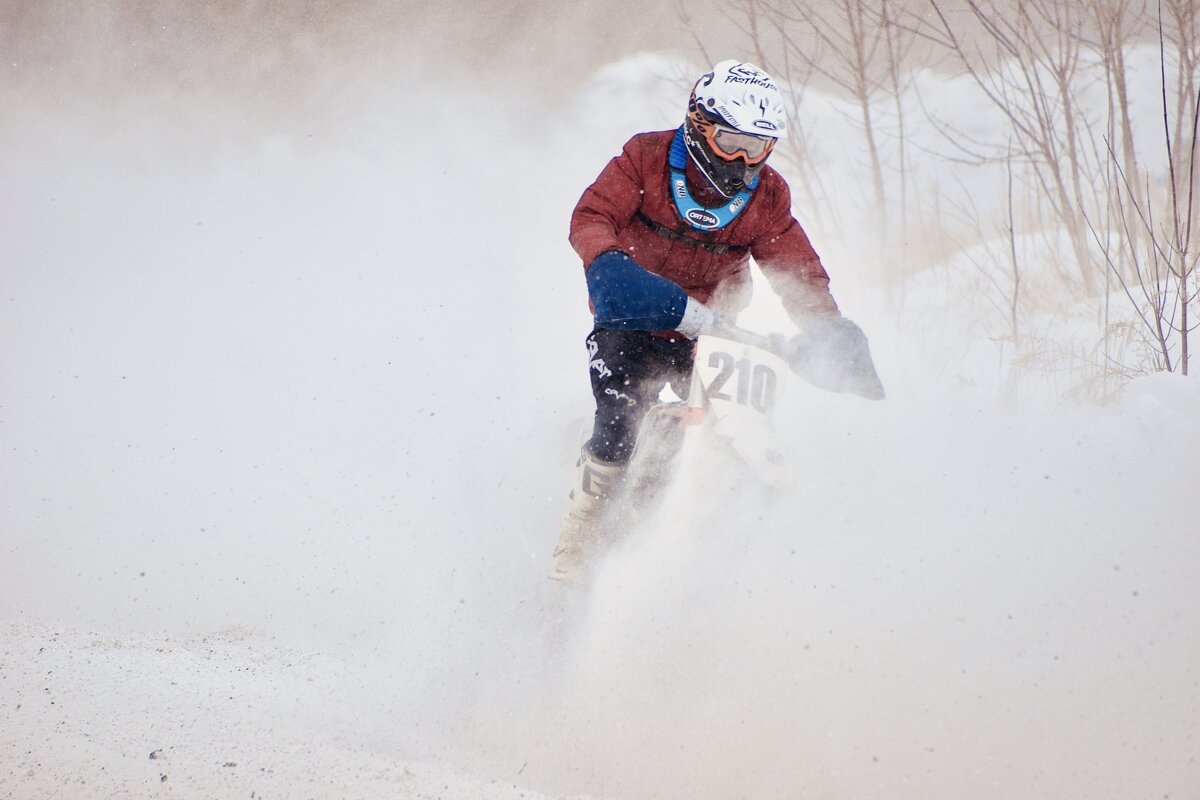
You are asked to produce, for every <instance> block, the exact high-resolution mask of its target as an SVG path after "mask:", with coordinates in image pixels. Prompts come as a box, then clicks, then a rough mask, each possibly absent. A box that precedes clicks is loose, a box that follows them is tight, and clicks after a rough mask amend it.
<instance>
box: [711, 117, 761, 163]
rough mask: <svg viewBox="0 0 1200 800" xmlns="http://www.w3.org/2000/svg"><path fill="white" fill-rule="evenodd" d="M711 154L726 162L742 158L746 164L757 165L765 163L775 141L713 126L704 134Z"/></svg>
mask: <svg viewBox="0 0 1200 800" xmlns="http://www.w3.org/2000/svg"><path fill="white" fill-rule="evenodd" d="M704 138H706V139H708V143H709V145H711V146H712V149H713V152H714V153H715V154H716V155H717V156H718V157H720V158H723V159H725V160H726V161H733V160H734V159H735V158H739V157H740V158H744V159H745V160H746V163H747V164H757V163H759V162H760V161H765V160H766V158H767V156H769V155H770V154H771V150H772V149H773V148H774V147H775V139H774V138H773V137H770V136H755V135H754V134H752V133H743V132H741V131H739V130H734V129H733V128H726V127H724V126H722V125H713V126H712V127H711V128H709V130H707V131H705V132H704Z"/></svg>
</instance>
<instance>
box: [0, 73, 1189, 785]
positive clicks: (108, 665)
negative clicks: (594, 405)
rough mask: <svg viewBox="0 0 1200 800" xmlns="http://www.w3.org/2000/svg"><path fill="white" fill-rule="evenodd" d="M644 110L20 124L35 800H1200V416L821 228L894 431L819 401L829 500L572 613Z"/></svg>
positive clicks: (1, 520)
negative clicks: (1004, 362)
mask: <svg viewBox="0 0 1200 800" xmlns="http://www.w3.org/2000/svg"><path fill="white" fill-rule="evenodd" d="M622 74H623V73H622V70H621V69H615V70H612V71H609V72H608V73H605V76H604V78H603V79H602V80H601V81H599V82H598V83H597V85H596V86H594V87H593V88H592V90H591V91H592V92H593V94H591V95H584V96H582V97H581V98H580V99H579V101H578V102H579V108H580V109H586V108H589V107H590V106H591V105H592V104H594V103H595V101H596V98H597V97H598V96H603V97H604V98H605V99H606V100H607V101H609V102H616V101H619V100H620V99H621V98H625V102H626V103H627V104H628V108H627V112H628V116H627V117H626V118H624V119H618V118H616V117H609V118H607V119H606V120H605V121H604V122H603V123H602V124H598V125H596V126H592V127H590V128H589V132H588V133H587V135H586V136H584V135H582V134H581V133H580V131H579V130H578V129H577V128H576V127H575V126H572V125H570V124H566V123H564V124H561V125H559V126H557V127H553V128H552V129H551V130H550V131H549V132H546V131H542V132H541V133H540V134H539V136H538V137H537V140H536V141H533V140H531V138H530V137H529V136H528V134H527V131H526V129H525V128H523V127H522V126H520V125H517V124H514V123H513V122H512V121H511V120H510V119H509V118H508V117H507V116H506V110H505V109H503V108H502V107H500V106H499V105H496V104H493V101H491V100H488V99H486V98H484V99H481V98H479V97H471V96H468V95H466V94H465V93H464V95H463V96H462V97H460V98H458V99H457V100H456V101H455V102H453V103H450V104H449V107H444V108H441V109H440V110H439V112H438V113H439V114H443V115H445V117H446V118H448V119H449V118H453V117H454V116H455V115H456V114H457V115H460V116H461V117H462V118H476V117H478V115H480V114H482V115H485V116H486V115H488V114H491V115H492V116H491V117H490V119H491V124H492V132H493V133H494V134H496V136H497V137H498V138H497V139H496V140H495V141H496V142H498V143H502V144H496V145H494V146H493V147H482V146H480V144H479V142H478V140H477V138H476V137H475V135H474V131H473V130H463V129H461V128H454V127H453V126H450V127H449V128H448V129H447V130H446V131H445V132H444V135H443V141H442V142H441V143H440V146H441V147H443V148H445V151H446V152H448V153H451V154H452V157H448V158H445V159H436V160H420V161H417V162H415V163H414V162H413V161H412V160H410V159H407V158H403V157H401V155H399V154H397V153H395V152H392V151H390V150H389V149H388V148H387V146H386V143H387V142H388V141H389V137H390V136H393V135H396V134H397V131H398V130H399V129H400V126H399V124H398V123H397V122H395V121H393V120H391V118H389V117H386V116H385V117H381V118H379V119H374V120H371V121H369V122H364V123H363V126H362V127H354V126H349V125H348V126H347V128H346V131H345V132H344V134H342V135H340V136H339V137H338V138H337V139H336V141H333V142H324V143H322V144H320V145H314V146H301V145H300V144H297V140H295V139H289V138H288V137H287V136H282V135H281V136H280V137H279V138H278V139H276V140H273V141H272V142H271V143H270V144H269V145H268V146H266V147H263V148H261V149H251V150H250V151H239V152H236V153H232V154H226V153H223V152H222V153H218V154H215V155H213V154H210V155H209V156H207V157H200V156H197V155H196V154H195V153H193V152H190V151H189V152H182V153H181V152H179V151H178V150H177V149H176V148H175V147H173V141H174V140H170V139H163V138H160V137H159V136H157V135H156V131H155V130H149V131H139V130H138V128H137V127H136V126H130V127H129V128H128V129H124V130H121V131H119V132H111V130H110V129H109V130H110V133H109V134H108V135H104V136H100V137H95V136H89V135H87V134H86V133H85V132H83V131H82V130H72V129H70V128H69V127H64V126H62V125H61V124H60V123H61V117H59V116H55V114H54V113H51V112H50V111H42V112H39V113H38V114H33V115H31V116H30V117H29V118H28V119H26V120H25V122H24V123H23V125H21V126H13V127H12V128H11V129H9V130H8V131H7V133H6V136H7V138H6V140H5V147H4V150H3V151H0V174H3V181H0V208H2V210H3V215H4V218H5V220H6V229H7V234H6V235H5V236H4V237H3V239H2V241H0V302H2V303H3V310H2V313H0V357H2V360H3V370H2V371H0V445H2V446H0V470H2V473H0V492H2V494H0V587H2V589H0V797H5V798H10V797H11V798H19V800H32V799H33V798H45V797H62V798H113V797H183V798H201V797H253V798H298V797H313V798H337V797H352V798H374V797H380V798H383V797H388V798H392V797H404V798H426V797H428V798H435V797H440V798H510V797H511V798H516V797H526V798H535V797H555V798H565V797H572V796H586V797H596V798H600V797H604V798H640V797H689V798H734V797H746V798H765V797H772V798H773V797H814V798H825V797H850V798H888V799H889V800H892V799H894V798H913V799H914V800H916V799H917V798H922V799H927V798H931V797H938V798H940V797H946V798H950V797H971V798H985V799H987V798H1014V797H1020V798H1023V799H1026V798H1046V799H1047V800H1050V799H1051V798H1053V799H1054V800H1060V799H1061V798H1064V797H1071V798H1121V799H1122V800H1123V799H1124V798H1141V797H1171V798H1188V797H1195V796H1197V795H1196V794H1195V792H1196V786H1200V592H1197V591H1196V586H1197V575H1200V536H1197V533H1198V531H1197V528H1196V520H1195V509H1194V505H1195V502H1194V497H1195V493H1196V490H1197V486H1198V485H1200V459H1198V458H1197V455H1196V454H1197V452H1198V451H1200V414H1198V413H1197V409H1198V408H1200V391H1198V390H1197V385H1198V384H1197V381H1196V380H1195V379H1194V378H1193V379H1186V380H1185V379H1182V378H1178V377H1172V376H1160V377H1152V378H1146V379H1142V380H1140V381H1138V382H1136V383H1135V384H1133V385H1132V386H1131V387H1130V389H1129V390H1128V392H1127V393H1126V395H1125V396H1124V397H1123V398H1122V400H1121V401H1120V402H1118V403H1116V404H1114V405H1109V406H1104V407H1094V406H1088V405H1080V404H1074V403H1067V402H1061V401H1053V400H1051V401H1045V400H1038V401H1034V400H1032V399H1030V400H1027V401H1022V402H1018V403H1014V402H1012V401H1011V398H1010V397H1007V396H1005V397H1001V396H1000V393H999V392H998V390H997V389H996V388H995V387H993V386H990V385H987V384H986V383H981V382H980V380H978V375H979V374H987V371H988V370H987V367H986V365H985V366H984V367H983V368H982V369H979V366H978V365H977V364H961V363H929V362H928V361H927V360H926V359H925V358H924V356H922V355H921V354H923V353H926V352H928V351H929V350H930V349H935V348H933V347H932V342H933V340H937V341H941V342H944V341H955V340H958V339H961V338H964V337H967V336H969V335H970V331H964V330H961V329H956V328H952V327H944V328H938V324H939V321H940V320H941V318H940V317H937V316H936V315H927V316H924V317H922V319H921V320H920V321H919V324H918V323H915V322H914V321H913V320H912V319H911V318H905V317H903V316H900V317H897V316H895V315H892V314H889V312H888V310H887V307H886V304H885V301H884V298H882V297H880V296H879V295H878V293H877V292H876V291H874V289H873V287H871V286H870V285H868V284H867V283H866V281H864V280H862V279H861V278H858V277H856V274H855V272H854V270H853V265H852V264H851V263H850V260H849V259H847V258H846V257H845V256H844V252H845V248H840V247H838V245H837V243H828V245H826V243H823V242H822V241H821V239H820V237H819V236H817V235H814V238H815V239H816V243H817V245H818V247H820V248H821V249H822V250H823V251H824V252H825V253H826V260H827V262H828V263H829V267H830V269H831V271H832V272H833V273H834V277H835V284H834V288H835V292H836V293H837V296H838V298H839V301H840V302H841V304H842V306H843V308H844V309H845V310H846V312H847V313H848V314H849V315H851V316H853V317H855V318H857V319H859V320H860V321H861V322H862V323H863V325H864V327H865V328H866V330H867V332H868V334H869V335H870V336H871V338H872V342H873V345H874V347H875V351H876V355H877V358H878V361H879V366H880V372H881V374H882V376H883V379H884V381H885V383H886V384H887V386H888V389H889V399H888V400H887V401H886V402H884V403H881V404H871V403H867V402H865V401H858V400H854V399H848V398H843V397H833V396H827V395H824V396H823V395H818V394H813V393H807V392H804V391H799V392H798V393H797V394H796V395H794V396H793V398H792V400H791V401H790V404H789V405H788V407H787V408H785V409H784V417H785V418H786V419H787V420H788V423H787V424H786V425H785V428H784V430H783V431H782V434H781V435H782V436H783V439H784V443H785V445H786V446H787V449H788V451H789V452H790V453H791V454H792V455H793V457H794V459H795V461H796V463H797V465H798V472H799V474H798V476H797V477H798V482H797V485H796V488H795V489H794V490H792V491H790V492H788V493H785V494H783V495H781V496H774V497H771V496H766V495H763V494H762V493H761V492H758V491H756V490H754V489H753V488H752V487H740V488H741V489H742V490H743V491H741V492H739V491H738V489H739V487H736V486H735V487H734V488H733V489H732V490H730V489H727V488H723V487H721V486H720V485H719V484H717V483H711V482H702V483H701V484H700V485H698V486H681V487H677V489H676V491H675V493H674V494H672V495H671V496H670V497H669V498H668V502H667V506H666V508H665V510H664V512H663V514H662V516H661V517H660V518H658V519H656V520H655V522H654V524H652V525H648V526H647V527H646V528H645V529H644V530H641V531H638V532H637V534H636V535H635V536H633V537H631V538H630V539H629V540H628V541H626V542H625V543H623V544H622V545H621V546H620V547H618V548H617V549H616V550H615V551H614V552H613V553H612V554H611V556H610V557H609V559H608V560H607V561H606V562H605V563H604V565H603V567H602V570H601V573H600V576H599V578H598V581H597V584H596V586H595V587H594V590H593V591H592V592H591V593H590V594H589V595H588V596H586V597H584V598H581V599H579V600H577V601H576V602H575V603H574V604H568V605H567V607H566V608H565V610H564V609H563V608H562V607H561V606H560V603H559V598H557V597H556V596H555V594H554V592H553V589H552V587H550V586H548V585H547V582H546V581H545V580H544V578H543V577H542V576H543V573H544V570H545V568H546V567H547V565H548V554H549V551H550V549H551V548H552V546H553V542H554V538H555V535H556V533H555V526H556V520H557V517H558V515H559V514H560V513H561V511H562V509H563V503H564V495H565V491H566V489H567V486H568V485H569V482H570V480H571V470H572V457H573V456H572V446H573V443H574V442H573V439H572V436H573V434H572V424H573V422H574V421H575V420H577V419H578V418H579V417H582V416H583V415H585V414H586V413H587V412H588V410H589V400H590V398H589V397H588V393H587V382H586V374H585V368H584V365H583V361H582V358H581V354H582V347H581V343H582V338H583V336H584V334H585V333H586V327H587V323H588V319H587V314H586V302H585V289H584V286H583V281H582V280H581V279H580V275H579V270H578V265H577V263H576V261H575V258H574V255H573V254H572V253H571V252H570V250H569V247H568V246H567V244H566V242H565V232H566V221H567V217H568V214H569V211H570V208H571V207H572V205H573V204H574V202H575V199H576V198H577V197H578V194H579V192H580V190H581V189H582V187H583V186H584V185H586V183H587V181H589V180H590V179H591V178H592V177H593V176H594V174H595V173H596V172H597V171H598V170H599V168H600V167H601V166H602V165H603V163H604V161H605V160H606V159H607V158H608V157H609V156H610V155H611V154H612V153H614V152H615V150H616V148H617V147H618V146H619V145H620V143H621V141H623V139H624V137H625V136H626V135H627V133H628V132H629V131H631V130H634V129H636V128H638V127H642V126H646V127H666V126H667V125H669V124H671V121H670V120H668V119H663V116H664V115H663V111H662V105H661V103H658V102H655V101H654V99H653V98H651V99H650V100H648V101H646V103H645V105H644V106H639V105H637V104H636V103H633V102H632V101H630V100H629V98H630V97H636V96H638V95H637V92H638V91H640V89H639V88H638V87H634V88H633V90H631V89H629V87H627V86H624V85H623V84H622V79H621V76H622ZM618 107H620V106H619V104H618ZM566 111H567V112H570V109H567V110H566ZM471 115H474V116H471ZM576 116H578V115H576ZM562 118H563V119H567V120H569V119H571V118H572V114H571V113H564V114H563V116H562ZM495 147H502V148H503V150H502V152H499V153H497V151H496V149H495ZM448 209H454V214H457V215H460V216H458V217H454V218H451V215H448V212H447V210H448ZM926 303H927V307H932V308H936V298H926ZM958 311H959V312H961V309H959V310H958ZM906 313H907V314H914V313H919V312H918V311H914V310H913V308H912V307H911V306H910V308H909V310H908V311H906ZM960 316H967V315H962V314H961V313H956V314H955V315H954V316H953V317H947V318H946V321H944V322H943V323H942V324H944V325H946V326H949V325H951V324H952V323H953V320H957V319H959V318H960ZM777 320H778V314H777V313H776V312H774V311H773V309H772V307H771V305H770V301H769V298H763V299H762V302H761V303H760V305H759V306H758V307H756V309H755V311H754V312H753V313H752V314H750V315H749V317H748V319H747V320H746V321H747V322H750V323H752V324H754V323H761V325H762V326H763V327H770V326H771V325H773V324H774V323H775V322H776V321H777ZM968 375H969V379H968V378H966V377H963V376H968ZM960 377H961V378H962V379H961V380H960V379H959V378H960ZM1031 394H1032V395H1033V396H1035V397H1036V396H1038V395H1037V393H1031ZM709 480H710V481H711V480H712V476H710V477H709ZM747 498H751V499H747Z"/></svg>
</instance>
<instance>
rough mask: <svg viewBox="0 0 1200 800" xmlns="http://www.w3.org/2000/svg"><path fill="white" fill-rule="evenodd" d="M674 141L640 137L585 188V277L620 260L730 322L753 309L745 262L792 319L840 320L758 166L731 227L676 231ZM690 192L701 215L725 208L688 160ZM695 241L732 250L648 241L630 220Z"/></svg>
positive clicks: (777, 190)
mask: <svg viewBox="0 0 1200 800" xmlns="http://www.w3.org/2000/svg"><path fill="white" fill-rule="evenodd" d="M674 136H675V131H659V132H655V133H640V134H638V135H636V136H634V137H633V138H632V139H630V140H629V141H628V142H627V143H626V144H625V148H624V149H623V150H622V151H621V154H620V155H619V156H617V157H616V158H614V159H612V160H611V161H610V162H608V166H606V167H605V168H604V170H603V171H602V172H601V173H600V176H599V177H598V178H596V181H595V183H593V184H592V185H591V186H589V187H588V188H587V189H586V190H585V191H584V193H583V197H581V198H580V199H579V204H578V205H576V206H575V211H574V212H573V213H572V214H571V234H570V238H571V246H572V247H574V248H575V252H577V253H578V254H579V257H580V258H582V259H583V264H584V266H585V267H587V266H588V265H590V264H591V263H592V261H593V260H594V259H595V258H596V256H598V255H600V254H601V253H603V252H605V251H606V250H614V249H616V250H621V251H623V252H625V253H627V254H628V255H629V256H630V257H631V258H633V260H634V261H636V262H637V263H638V264H640V265H641V266H642V267H644V268H645V269H647V270H649V271H650V272H653V273H656V274H658V275H661V276H662V277H664V278H667V279H668V280H671V281H674V282H675V283H677V284H679V285H680V286H682V287H683V289H684V291H686V292H687V293H688V295H689V296H691V297H694V298H696V299H697V300H699V301H700V302H702V303H711V304H712V305H714V306H715V307H716V310H719V311H722V312H724V313H736V312H737V311H740V310H741V309H742V308H744V307H745V305H746V303H748V302H749V300H750V271H749V270H750V257H751V256H753V257H754V261H755V263H756V264H758V266H759V268H760V269H761V270H762V272H763V274H764V275H765V276H766V277H767V280H768V281H769V282H770V284H771V286H772V288H773V289H774V290H775V291H776V292H777V293H778V294H779V296H780V298H781V300H782V301H783V304H784V307H785V308H786V309H787V311H788V312H789V314H790V315H791V316H792V318H793V319H796V318H798V317H802V316H804V315H806V314H810V313H819V314H838V313H839V312H838V307H837V303H836V302H834V299H833V295H831V294H830V293H829V275H828V274H827V273H826V272H825V268H824V267H823V266H821V259H820V257H819V256H818V255H817V253H816V251H815V250H813V247H812V245H811V244H809V241H808V236H807V235H805V233H804V230H803V229H802V228H801V227H800V224H799V223H798V222H796V219H795V217H793V216H792V208H791V205H792V204H791V192H790V190H789V189H788V185H787V182H786V181H784V179H783V177H782V176H781V175H780V174H779V173H778V172H776V171H775V170H773V169H771V167H769V166H764V167H763V169H762V170H761V171H760V172H759V176H758V186H757V187H756V188H755V190H754V191H753V193H752V194H751V198H750V201H749V202H748V203H747V204H746V207H745V208H744V209H742V211H741V213H740V214H739V215H738V216H737V218H736V219H734V220H733V222H731V223H730V224H729V225H727V226H725V227H724V228H720V229H717V230H714V231H701V230H696V229H694V228H692V227H691V226H690V225H688V224H687V223H685V222H683V220H682V219H681V218H680V216H679V213H678V212H677V211H676V210H675V202H674V200H672V198H671V194H670V187H669V184H670V168H669V166H668V164H667V155H668V153H669V151H670V149H671V141H672V139H673V138H674ZM686 174H687V179H688V187H689V189H690V190H691V192H692V196H693V197H695V199H696V201H697V202H699V203H700V204H702V205H705V206H709V207H715V206H718V205H722V204H723V203H724V202H727V201H726V200H725V199H724V198H722V197H721V195H720V194H719V193H718V192H717V191H716V190H715V189H714V188H713V187H712V186H710V185H709V184H708V182H707V180H705V179H704V177H703V176H702V175H701V174H700V172H699V170H698V169H697V168H696V166H695V164H693V163H692V162H691V159H689V160H688V163H687V172H686ZM639 211H640V212H641V213H642V214H643V215H645V216H647V217H649V218H650V219H651V220H653V221H654V222H657V223H658V224H659V225H661V226H665V227H667V228H670V229H672V230H674V231H676V232H677V233H678V234H681V235H683V236H686V237H688V238H690V239H693V240H698V241H703V242H707V243H709V244H714V245H718V246H721V245H731V246H732V248H730V249H728V250H727V251H726V252H715V251H714V250H712V249H708V248H705V247H700V246H696V245H695V244H692V243H691V242H688V241H683V240H681V239H678V238H669V237H668V235H665V234H664V233H662V232H655V231H654V230H652V229H651V227H650V226H648V225H647V224H646V223H645V222H643V221H642V220H640V219H639V218H638V217H637V216H636V214H637V212H639Z"/></svg>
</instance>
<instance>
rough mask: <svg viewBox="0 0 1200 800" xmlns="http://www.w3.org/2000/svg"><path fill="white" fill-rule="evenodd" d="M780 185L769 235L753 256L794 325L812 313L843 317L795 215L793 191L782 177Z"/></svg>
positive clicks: (774, 196) (760, 241) (754, 248)
mask: <svg viewBox="0 0 1200 800" xmlns="http://www.w3.org/2000/svg"><path fill="white" fill-rule="evenodd" d="M776 183H777V186H776V187H774V191H773V192H772V196H771V198H770V199H771V201H772V202H771V211H770V221H769V223H768V226H767V233H766V235H764V236H761V237H759V238H758V240H757V241H755V243H754V244H753V245H751V247H750V254H751V255H752V256H753V257H754V261H755V263H757V264H758V266H759V268H760V269H762V272H763V275H764V276H765V277H766V279H767V281H768V282H769V283H770V284H771V288H772V289H774V290H775V293H776V294H778V295H779V298H780V300H781V301H782V302H783V307H784V309H785V310H786V311H787V313H788V316H790V317H791V318H792V321H793V322H796V323H797V324H799V323H800V320H802V319H803V318H804V317H807V316H809V315H811V314H833V315H840V314H841V312H840V311H839V310H838V306H837V302H836V301H835V300H834V299H833V295H832V294H830V292H829V274H828V273H827V272H826V271H825V267H824V266H822V264H821V258H820V256H818V255H817V251H816V250H814V249H813V246H812V244H811V243H810V242H809V240H808V235H807V234H805V232H804V229H803V228H801V227H800V223H799V222H797V221H796V218H795V217H794V216H792V196H791V192H790V191H789V190H788V187H787V184H786V183H784V181H783V179H782V178H779V179H778V180H777V181H776Z"/></svg>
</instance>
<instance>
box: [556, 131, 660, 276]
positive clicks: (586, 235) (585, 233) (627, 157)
mask: <svg viewBox="0 0 1200 800" xmlns="http://www.w3.org/2000/svg"><path fill="white" fill-rule="evenodd" d="M637 149H638V146H637V137H634V138H633V139H630V140H629V141H628V142H626V144H625V147H624V149H622V151H621V154H620V155H618V156H617V157H616V158H614V159H612V160H611V161H609V162H608V166H606V167H605V168H604V170H603V171H602V172H601V173H600V176H599V177H598V178H596V181H595V183H593V184H592V185H591V186H589V187H588V188H587V189H585V190H584V192H583V196H582V197H580V198H579V203H578V204H576V206H575V211H574V212H572V214H571V232H570V240H571V246H572V247H574V248H575V252H576V253H578V254H579V257H580V258H581V259H583V265H584V267H587V266H590V265H591V263H592V262H593V261H595V260H596V256H598V255H600V254H601V253H603V252H605V251H608V250H619V249H620V247H621V245H620V242H619V241H618V240H617V231H620V230H623V229H624V228H626V227H627V226H628V225H629V222H630V220H631V219H633V215H634V214H635V213H636V212H637V210H638V208H639V207H641V204H642V180H643V176H642V173H641V170H640V168H639V164H638V159H637V157H636V152H637Z"/></svg>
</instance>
